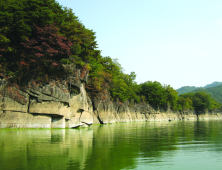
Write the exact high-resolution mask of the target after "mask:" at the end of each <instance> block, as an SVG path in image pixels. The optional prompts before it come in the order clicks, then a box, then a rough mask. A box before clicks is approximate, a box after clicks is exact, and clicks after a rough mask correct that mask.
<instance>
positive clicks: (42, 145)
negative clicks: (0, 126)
mask: <svg viewBox="0 0 222 170" xmlns="http://www.w3.org/2000/svg"><path fill="white" fill-rule="evenodd" d="M221 130H222V127H221V125H220V124H219V123H218V122H216V121H209V122H208V121H182V122H149V123H148V122H147V123H146V122H141V123H138V122H137V123H123V124H121V123H119V124H109V125H93V126H91V127H90V128H85V129H51V130H1V131H0V165H1V168H2V169H22V170H25V169H97V170H104V169H115V170H118V169H126V168H131V169H133V168H136V167H137V164H138V160H140V161H141V160H142V161H145V162H146V163H152V162H161V161H162V160H163V159H164V158H166V157H173V156H174V155H175V154H176V153H177V151H178V149H180V147H181V144H184V143H187V144H195V145H189V147H196V146H197V147H198V146H199V145H196V144H197V143H198V141H202V142H204V141H206V142H211V141H209V140H210V139H212V144H214V143H215V141H214V139H215V140H216V141H218V142H219V141H220V142H221V135H220V132H221ZM12 162H13V163H12Z"/></svg>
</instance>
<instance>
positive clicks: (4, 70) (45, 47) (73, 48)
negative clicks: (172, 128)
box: [0, 0, 220, 111]
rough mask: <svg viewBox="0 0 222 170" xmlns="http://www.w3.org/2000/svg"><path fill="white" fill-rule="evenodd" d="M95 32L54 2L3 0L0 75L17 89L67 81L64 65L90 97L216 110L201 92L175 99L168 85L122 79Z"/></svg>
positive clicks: (129, 76)
mask: <svg viewBox="0 0 222 170" xmlns="http://www.w3.org/2000/svg"><path fill="white" fill-rule="evenodd" d="M95 39H96V36H95V32H93V31H92V30H89V29H87V28H85V26H84V25H83V24H82V23H81V22H80V21H79V19H78V17H77V16H75V14H74V13H73V12H72V10H71V9H68V8H66V7H62V6H61V5H59V3H57V2H56V1H55V0H20V1H16V0H1V2H0V76H1V77H4V78H6V79H8V80H10V81H11V82H14V83H17V84H18V85H19V86H21V85H24V84H25V83H26V82H28V81H30V80H35V81H37V82H38V83H44V82H47V81H50V80H51V79H56V80H60V79H65V78H66V76H67V74H69V73H68V72H67V71H66V70H65V69H64V65H66V64H71V63H74V64H75V65H76V67H78V68H79V69H81V70H84V71H86V72H89V81H88V82H87V84H86V90H87V92H88V95H89V96H90V97H91V98H92V97H97V96H98V95H99V94H105V93H109V94H110V96H111V98H112V99H113V100H114V99H117V98H118V99H119V100H120V101H121V102H124V101H126V100H131V101H134V102H135V103H148V104H150V105H151V106H153V107H156V108H158V107H162V108H166V107H168V106H169V105H170V108H171V109H172V110H184V109H196V110H199V111H203V110H206V109H208V110H214V109H217V108H220V104H219V103H218V102H216V100H214V99H212V98H211V96H210V95H209V94H206V93H205V92H196V93H188V94H184V95H180V96H178V92H177V91H176V90H174V89H173V88H172V87H171V86H170V85H162V84H161V83H159V82H156V81H155V82H151V81H147V82H144V83H141V84H137V82H136V81H135V79H136V74H135V72H131V73H130V74H125V73H124V72H123V68H122V67H121V64H120V63H118V60H117V59H113V58H111V57H109V56H101V53H100V50H98V47H97V42H96V40H95Z"/></svg>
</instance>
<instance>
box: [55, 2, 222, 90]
mask: <svg viewBox="0 0 222 170" xmlns="http://www.w3.org/2000/svg"><path fill="white" fill-rule="evenodd" d="M57 2H59V4H60V5H63V6H66V7H68V8H72V9H73V12H74V13H75V15H76V16H78V17H79V20H80V21H81V22H82V23H83V25H85V27H86V28H88V29H92V30H93V31H94V32H96V37H97V42H98V48H99V49H100V50H102V55H103V56H110V57H112V58H117V59H118V61H119V63H120V64H121V65H122V67H123V68H124V70H125V73H127V74H129V73H130V72H131V71H135V73H136V75H137V79H136V81H137V82H138V83H142V82H145V81H158V82H160V83H161V84H169V85H171V86H172V87H173V88H175V89H177V88H180V87H182V86H205V85H206V84H210V83H212V82H213V81H222V76H221V75H222V66H221V65H222V1H221V0H58V1H57Z"/></svg>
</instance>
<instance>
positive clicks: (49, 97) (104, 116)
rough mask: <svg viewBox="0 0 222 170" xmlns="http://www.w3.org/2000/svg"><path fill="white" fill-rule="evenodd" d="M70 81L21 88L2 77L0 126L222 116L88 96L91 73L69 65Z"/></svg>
mask: <svg viewBox="0 0 222 170" xmlns="http://www.w3.org/2000/svg"><path fill="white" fill-rule="evenodd" d="M65 67H66V69H67V70H69V71H70V72H72V73H73V74H70V75H68V76H67V79H66V80H62V81H55V80H51V81H50V82H48V83H45V84H37V83H36V82H35V81H30V82H29V83H28V85H27V86H25V87H24V86H23V87H19V86H18V85H17V84H16V83H14V84H12V83H9V82H10V81H9V80H6V79H5V78H4V77H0V128H75V127H79V126H89V125H91V124H93V123H94V124H107V123H116V122H133V121H172V120H183V119H184V120H195V119H212V118H214V119H215V118H222V114H221V113H220V111H213V112H203V113H200V112H198V113H196V112H195V111H193V110H187V111H183V112H173V111H171V110H170V108H169V107H168V108H167V109H165V110H163V109H154V108H152V107H151V106H150V105H148V104H135V103H134V102H133V101H131V102H129V101H126V102H124V103H122V102H120V101H118V100H115V101H111V100H110V96H109V94H108V93H107V94H103V96H99V97H96V98H93V99H92V100H91V99H90V98H89V97H88V96H87V93H86V90H85V83H86V81H87V80H88V73H87V72H86V71H84V70H80V69H76V67H75V65H74V64H70V65H66V66H65Z"/></svg>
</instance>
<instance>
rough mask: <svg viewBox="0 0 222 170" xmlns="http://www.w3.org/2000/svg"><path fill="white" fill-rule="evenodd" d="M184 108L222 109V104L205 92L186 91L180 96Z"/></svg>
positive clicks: (197, 109)
mask: <svg viewBox="0 0 222 170" xmlns="http://www.w3.org/2000/svg"><path fill="white" fill-rule="evenodd" d="M179 97H180V101H182V102H181V103H180V104H181V106H182V109H192V108H194V109H195V110H196V111H205V110H214V109H220V104H219V103H218V102H217V101H216V100H214V99H213V98H212V97H211V96H210V95H209V94H207V93H205V92H196V93H186V94H182V95H180V96H179Z"/></svg>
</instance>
